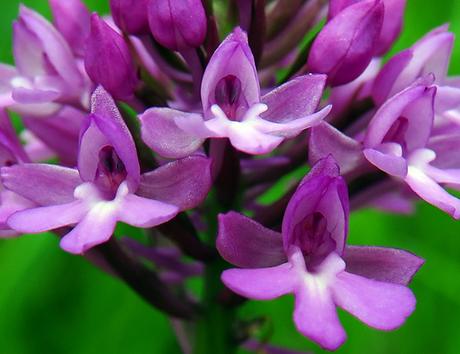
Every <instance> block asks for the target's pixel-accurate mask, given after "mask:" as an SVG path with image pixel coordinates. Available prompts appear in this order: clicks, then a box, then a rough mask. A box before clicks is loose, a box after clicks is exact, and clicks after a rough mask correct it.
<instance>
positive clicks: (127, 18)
mask: <svg viewBox="0 0 460 354" xmlns="http://www.w3.org/2000/svg"><path fill="white" fill-rule="evenodd" d="M147 6H148V0H110V10H111V12H112V17H113V21H114V22H115V24H116V25H117V26H118V27H120V28H121V29H122V30H123V31H124V32H126V33H129V34H147V33H149V20H148V17H147Z"/></svg>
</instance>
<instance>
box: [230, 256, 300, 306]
mask: <svg viewBox="0 0 460 354" xmlns="http://www.w3.org/2000/svg"><path fill="white" fill-rule="evenodd" d="M222 281H223V283H224V284H225V285H226V286H227V287H228V288H230V289H231V290H232V291H234V292H235V293H237V294H239V295H242V296H244V297H247V298H250V299H255V300H271V299H274V298H277V297H280V296H282V295H286V294H289V293H292V292H293V291H294V288H295V285H296V283H297V282H298V277H297V275H296V274H295V273H294V272H293V270H292V265H291V264H290V263H284V264H281V265H279V266H276V267H270V268H255V269H228V270H226V271H224V272H223V273H222Z"/></svg>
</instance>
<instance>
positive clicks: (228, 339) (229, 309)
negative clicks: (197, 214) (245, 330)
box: [193, 193, 237, 354]
mask: <svg viewBox="0 0 460 354" xmlns="http://www.w3.org/2000/svg"><path fill="white" fill-rule="evenodd" d="M208 206H209V207H210V208H209V210H208V212H207V213H206V214H207V216H208V242H209V243H210V245H213V246H214V243H215V237H216V234H217V214H218V213H219V212H220V211H222V209H223V208H222V206H221V204H220V203H219V202H218V199H217V196H216V194H215V193H212V195H211V196H210V198H209V204H208ZM226 268H227V263H226V262H225V261H224V260H222V259H216V260H213V261H211V262H210V263H208V264H207V265H206V268H205V274H204V294H203V299H202V304H201V305H202V312H201V317H200V318H199V319H198V321H197V327H196V336H195V346H194V351H193V353H194V354H215V353H219V354H233V353H235V352H236V348H237V343H236V341H235V338H234V331H233V323H234V319H235V307H234V306H228V305H226V304H225V303H224V301H222V300H223V299H222V294H223V293H224V292H225V290H226V289H225V286H224V285H223V284H222V281H221V280H220V276H221V274H222V272H223V271H224V270H225V269H226Z"/></svg>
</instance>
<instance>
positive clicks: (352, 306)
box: [333, 272, 415, 331]
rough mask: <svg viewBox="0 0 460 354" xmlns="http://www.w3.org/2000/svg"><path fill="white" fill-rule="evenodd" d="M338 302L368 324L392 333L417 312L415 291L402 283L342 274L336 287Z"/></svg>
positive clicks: (334, 290)
mask: <svg viewBox="0 0 460 354" xmlns="http://www.w3.org/2000/svg"><path fill="white" fill-rule="evenodd" d="M333 297H334V301H335V303H336V304H337V305H338V306H340V307H342V308H343V309H344V310H346V311H348V312H350V313H351V314H352V315H354V316H356V317H357V318H359V319H360V320H361V321H363V322H364V323H366V324H367V325H369V326H371V327H374V328H377V329H381V330H387V331H388V330H392V329H395V328H397V327H399V326H401V325H402V324H403V323H404V321H405V320H406V318H407V317H408V316H409V315H410V314H411V313H412V312H413V311H414V310H415V297H414V295H413V294H412V291H411V290H410V289H409V288H407V287H405V286H403V285H399V284H392V283H385V282H381V281H376V280H372V279H366V278H364V277H361V276H359V275H354V274H350V273H347V272H342V273H340V274H338V275H337V279H336V281H335V282H334V284H333Z"/></svg>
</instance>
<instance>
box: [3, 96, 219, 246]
mask: <svg viewBox="0 0 460 354" xmlns="http://www.w3.org/2000/svg"><path fill="white" fill-rule="evenodd" d="M2 180H3V183H4V185H5V187H6V188H7V189H9V190H11V191H13V192H16V193H18V194H19V195H21V196H23V197H25V198H27V199H30V200H32V201H33V202H35V203H36V204H38V205H40V207H37V208H31V209H28V210H24V211H20V212H17V213H15V214H13V215H12V216H10V217H9V219H8V225H9V226H10V227H11V228H13V229H15V230H17V231H19V232H22V233H38V232H43V231H47V230H52V229H57V228H61V227H64V226H70V225H76V226H75V227H74V228H73V229H72V231H70V232H69V233H68V234H67V235H65V236H64V238H63V239H62V240H61V247H62V248H63V249H64V250H66V251H68V252H71V253H83V252H85V251H86V250H88V249H89V248H91V247H93V246H95V245H97V244H100V243H103V242H105V241H107V240H108V239H109V238H110V237H111V236H112V233H113V231H114V229H115V225H116V223H117V221H122V222H125V223H127V224H130V225H134V226H137V227H153V226H156V225H158V224H161V223H164V222H166V221H168V220H170V219H172V218H173V217H174V216H175V215H176V214H177V213H178V212H180V211H182V210H185V209H188V208H191V207H194V206H196V205H197V204H199V203H200V202H201V201H202V200H203V199H204V197H205V196H206V194H207V192H208V190H209V188H210V183H211V179H210V161H209V160H208V159H207V158H204V157H201V156H193V157H189V158H188V159H184V160H179V161H175V162H172V163H170V164H167V165H164V166H162V167H160V168H158V169H156V170H155V171H152V172H148V173H145V174H143V175H141V174H140V168H139V162H138V159H137V153H136V148H135V145H134V141H133V139H132V137H131V135H130V133H129V131H128V129H127V127H126V125H125V123H124V122H123V120H122V117H121V116H120V114H119V112H118V110H117V108H116V105H115V103H114V101H113V100H112V98H111V97H110V96H109V95H108V94H107V92H106V91H104V89H103V88H102V87H98V88H97V89H96V91H95V92H94V94H93V96H92V109H91V114H90V115H89V116H88V117H87V120H86V124H85V125H84V127H83V128H82V133H81V137H80V149H79V155H78V169H70V168H66V167H60V166H56V165H47V164H22V165H16V166H12V167H4V168H3V169H2ZM191 185H193V187H194V188H193V189H191V188H190V186H191Z"/></svg>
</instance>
